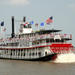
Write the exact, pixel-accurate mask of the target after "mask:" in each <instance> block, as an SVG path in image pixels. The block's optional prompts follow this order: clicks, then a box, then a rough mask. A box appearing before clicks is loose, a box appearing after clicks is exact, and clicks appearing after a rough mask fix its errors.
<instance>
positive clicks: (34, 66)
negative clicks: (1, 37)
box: [0, 59, 75, 75]
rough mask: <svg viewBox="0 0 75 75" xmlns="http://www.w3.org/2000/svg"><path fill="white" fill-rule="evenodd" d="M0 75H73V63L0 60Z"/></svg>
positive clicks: (74, 74) (74, 73)
mask: <svg viewBox="0 0 75 75" xmlns="http://www.w3.org/2000/svg"><path fill="white" fill-rule="evenodd" d="M0 75H75V63H71V64H55V63H51V62H28V61H20V60H19V61H16V60H3V59H0Z"/></svg>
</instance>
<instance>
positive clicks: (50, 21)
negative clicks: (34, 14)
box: [46, 16, 53, 24]
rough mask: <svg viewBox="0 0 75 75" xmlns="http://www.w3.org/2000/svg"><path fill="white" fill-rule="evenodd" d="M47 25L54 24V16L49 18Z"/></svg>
mask: <svg viewBox="0 0 75 75" xmlns="http://www.w3.org/2000/svg"><path fill="white" fill-rule="evenodd" d="M46 23H47V24H50V23H53V16H51V17H49V18H48V19H47V20H46Z"/></svg>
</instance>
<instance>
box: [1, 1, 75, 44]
mask: <svg viewBox="0 0 75 75" xmlns="http://www.w3.org/2000/svg"><path fill="white" fill-rule="evenodd" d="M11 16H15V26H16V32H17V31H18V29H19V27H20V25H19V23H20V22H19V20H22V19H23V16H26V18H27V21H30V20H34V21H35V22H38V23H40V22H45V21H46V19H47V18H48V17H50V16H53V23H52V24H51V25H50V26H47V25H45V28H54V29H61V30H62V32H61V33H66V34H72V36H73V40H72V43H73V44H74V45H75V21H74V20H75V0H0V22H1V21H4V22H5V27H6V29H7V31H6V33H8V34H11ZM18 22H19V23H18ZM32 27H33V29H34V30H37V28H36V27H35V26H34V25H33V26H32ZM39 29H40V26H39Z"/></svg>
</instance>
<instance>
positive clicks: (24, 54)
mask: <svg viewBox="0 0 75 75" xmlns="http://www.w3.org/2000/svg"><path fill="white" fill-rule="evenodd" d="M52 54H53V53H52V52H51V51H50V49H49V47H43V48H33V49H17V50H16V49H5V50H0V58H8V59H21V60H22V59H23V60H36V59H37V60H39V59H40V58H45V57H48V56H50V55H52Z"/></svg>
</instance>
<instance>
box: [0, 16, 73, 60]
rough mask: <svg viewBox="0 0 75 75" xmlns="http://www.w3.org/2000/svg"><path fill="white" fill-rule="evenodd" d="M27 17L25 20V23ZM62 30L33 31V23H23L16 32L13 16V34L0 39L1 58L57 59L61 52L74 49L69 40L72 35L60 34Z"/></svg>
mask: <svg viewBox="0 0 75 75" xmlns="http://www.w3.org/2000/svg"><path fill="white" fill-rule="evenodd" d="M25 21H26V20H25V17H24V19H23V22H24V23H25ZM60 31H61V30H55V29H51V30H45V29H43V30H39V31H35V32H34V31H33V30H32V27H31V24H27V25H24V24H21V25H20V32H19V34H16V35H15V33H14V17H12V34H11V37H9V38H5V39H4V38H2V39H0V58H2V59H3V58H4V59H16V60H27V61H50V60H55V59H56V58H57V55H58V54H59V53H68V52H72V50H73V49H74V47H73V45H72V44H71V43H67V41H68V40H72V36H71V35H67V34H62V35H61V34H59V32H60Z"/></svg>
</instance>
